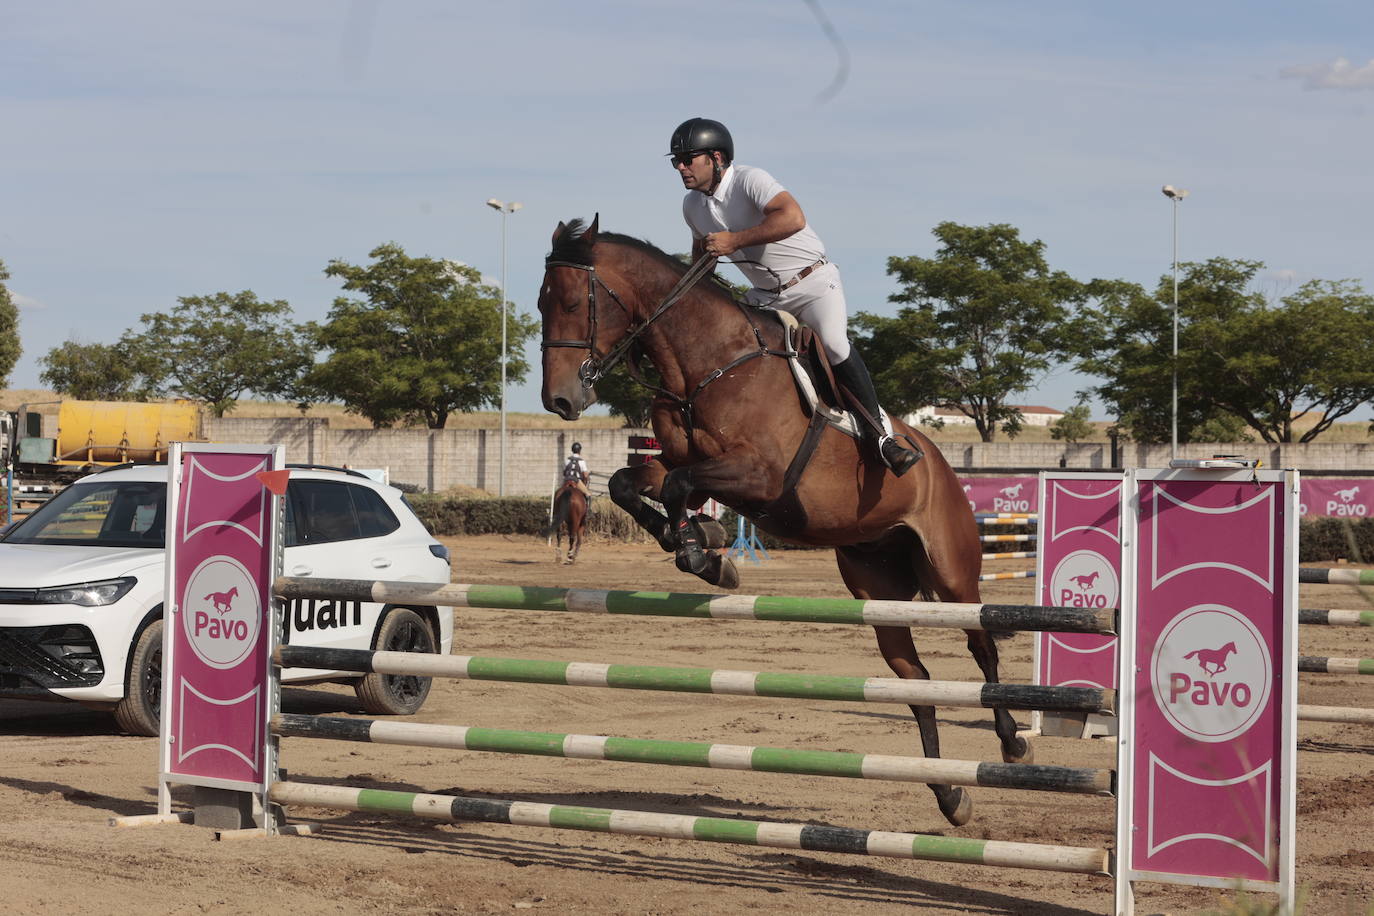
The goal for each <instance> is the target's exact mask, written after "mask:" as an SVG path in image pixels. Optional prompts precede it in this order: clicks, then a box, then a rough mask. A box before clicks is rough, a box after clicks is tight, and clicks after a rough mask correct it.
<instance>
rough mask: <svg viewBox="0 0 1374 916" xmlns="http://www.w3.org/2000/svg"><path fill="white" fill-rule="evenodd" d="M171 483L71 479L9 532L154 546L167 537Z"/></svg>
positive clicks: (33, 540)
mask: <svg viewBox="0 0 1374 916" xmlns="http://www.w3.org/2000/svg"><path fill="white" fill-rule="evenodd" d="M166 519H167V484H166V483H165V482H161V481H147V480H124V481H99V480H91V481H89V482H82V483H76V484H72V485H71V486H69V487H67V488H66V489H65V490H63V491H62V492H61V493H58V494H57V495H56V496H54V497H53V498H52V499H50V500H48V501H47V502H46V503H44V504H43V505H42V506H40V507H39V508H38V509H37V511H35V512H34V513H33V514H32V515H30V516H29V517H28V518H26V519H24V521H22V522H20V523H19V524H18V525H16V526H15V527H14V528H12V529H10V531H9V532H8V533H7V534H6V535H5V537H4V541H5V543H7V544H67V545H71V546H78V547H153V548H158V549H161V548H162V547H163V544H164V541H165V537H164V535H165V531H166V527H167V525H166Z"/></svg>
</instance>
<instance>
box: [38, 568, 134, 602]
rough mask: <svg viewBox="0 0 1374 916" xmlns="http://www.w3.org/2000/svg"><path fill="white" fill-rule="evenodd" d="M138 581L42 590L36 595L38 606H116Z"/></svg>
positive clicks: (102, 581) (106, 581)
mask: <svg viewBox="0 0 1374 916" xmlns="http://www.w3.org/2000/svg"><path fill="white" fill-rule="evenodd" d="M137 583H138V580H137V579H135V578H134V577H132V576H125V577H123V578H120V579H103V580H101V581H99V582H82V583H80V584H79V585H58V586H54V587H52V588H40V589H38V591H37V592H36V593H35V595H34V599H35V602H36V603H38V604H76V605H79V606H81V607H104V606H105V605H107V604H114V603H115V602H116V601H118V600H119V599H120V598H123V597H124V596H125V595H127V594H128V593H129V589H131V588H133V587H134V585H135V584H137Z"/></svg>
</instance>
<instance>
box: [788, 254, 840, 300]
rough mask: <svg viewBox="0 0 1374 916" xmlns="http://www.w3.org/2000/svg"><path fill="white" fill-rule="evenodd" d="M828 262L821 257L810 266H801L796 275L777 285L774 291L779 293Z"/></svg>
mask: <svg viewBox="0 0 1374 916" xmlns="http://www.w3.org/2000/svg"><path fill="white" fill-rule="evenodd" d="M829 263H830V262H829V260H827V259H826V258H821V259H820V260H819V261H817V262H816V263H815V264H812V265H811V266H810V267H803V268H802V269H801V270H799V271H797V275H796V276H795V277H793V278H792V279H791V280H788V281H787V282H786V283H784V284H783V285H782V286H779V287H778V288H777V289H776V290H774V292H777V293H781V292H783V291H784V290H788V289H791V288H792V287H794V286H796V285H797V284H798V283H800V282H801V281H803V280H805V279H806V278H807V277H809V276H811V274H813V273H815V272H816V271H817V270H819V269H820V268H822V267H824V266H825V265H826V264H829Z"/></svg>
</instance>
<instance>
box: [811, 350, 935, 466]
mask: <svg viewBox="0 0 1374 916" xmlns="http://www.w3.org/2000/svg"><path fill="white" fill-rule="evenodd" d="M830 368H831V371H833V372H834V373H835V381H837V382H838V383H839V384H840V386H841V387H843V388H844V389H845V390H846V391H848V392H849V394H850V395H851V396H853V398H854V400H856V401H858V402H859V404H860V405H861V406H862V407H863V409H864V410H866V411H868V417H867V418H865V417H862V416H860V417H859V428H860V429H862V430H863V434H864V442H865V443H866V444H867V445H868V447H869V448H870V449H871V450H872V451H873V453H874V454H875V455H877V456H878V458H879V460H881V461H882V463H883V464H885V465H887V467H888V468H889V469H891V471H892V473H893V474H895V475H897V476H898V477H901V476H902V475H903V474H905V473H906V472H907V471H909V470H911V469H912V467H914V466H915V464H916V462H918V461H920V460H921V459H922V458H923V457H924V454H923V453H922V452H921V450H920V449H919V448H917V447H916V444H915V443H911V448H906V447H904V446H903V445H901V444H900V443H899V442H898V440H897V439H896V438H894V437H893V436H892V434H891V432H890V430H888V429H887V428H886V424H885V423H884V421H883V410H882V408H881V407H879V406H878V392H877V391H876V390H875V389H874V388H873V378H872V376H870V375H869V374H868V367H867V366H865V365H864V361H863V359H862V358H861V357H860V356H859V351H858V350H850V351H849V356H848V357H846V358H845V360H844V361H843V362H838V363H834V364H832V365H831V367H830ZM903 438H905V437H903ZM908 441H909V440H908Z"/></svg>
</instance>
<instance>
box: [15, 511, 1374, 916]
mask: <svg viewBox="0 0 1374 916" xmlns="http://www.w3.org/2000/svg"><path fill="white" fill-rule="evenodd" d="M448 542H449V544H450V546H451V547H452V548H454V554H455V556H456V558H457V562H456V566H455V571H454V580H455V581H458V582H464V581H466V582H483V583H509V584H528V585H563V586H582V587H599V588H641V589H651V590H672V591H697V592H699V591H704V590H705V589H704V588H702V587H701V583H700V582H699V581H698V580H696V579H691V578H689V577H686V576H683V575H682V574H680V573H678V572H677V571H676V570H675V569H674V568H673V565H672V562H671V560H669V559H668V558H667V557H666V555H664V554H662V553H660V552H659V551H658V550H657V549H656V548H650V547H649V546H643V545H640V546H626V545H620V544H609V543H597V542H592V543H590V544H588V546H587V547H585V548H584V550H583V554H582V558H581V560H580V561H579V562H578V563H577V564H576V565H575V566H572V567H566V566H561V565H559V564H557V563H556V562H555V561H554V557H553V552H552V550H551V549H549V548H546V547H545V546H544V544H543V543H542V542H535V541H533V540H531V539H525V538H502V537H481V538H461V539H457V538H455V539H448ZM1029 562H1031V561H1025V560H1008V561H997V562H994V563H990V564H989V569H991V570H996V569H1014V568H1017V567H1024V566H1026V565H1027V564H1028V563H1029ZM741 571H742V579H743V583H742V586H741V588H740V592H741V593H743V594H799V595H817V596H843V595H845V594H846V593H845V592H844V589H843V586H842V585H841V583H840V579H839V576H838V574H837V573H836V571H835V568H834V563H833V560H832V559H831V556H830V554H828V553H826V552H822V551H787V552H776V553H774V555H773V556H772V558H771V559H769V560H768V561H767V562H764V563H762V564H760V565H751V564H749V563H744V564H742V570H741ZM986 585H987V586H988V587H987V588H986V589H985V590H984V599H985V600H988V601H994V602H1028V601H1030V600H1031V598H1032V595H1033V591H1032V590H1033V582H1032V581H1030V580H1012V581H1004V582H993V583H986ZM1302 604H1303V606H1305V607H1341V608H1364V607H1368V606H1369V605H1368V604H1367V603H1366V601H1365V600H1364V598H1363V597H1362V596H1361V595H1360V594H1359V593H1358V592H1357V591H1356V590H1355V589H1353V588H1345V587H1336V586H1306V587H1304V588H1303V595H1302ZM456 629H457V634H458V635H457V638H456V640H455V642H456V645H455V649H456V650H457V651H459V652H462V653H464V654H487V655H504V656H513V657H517V658H548V659H564V660H578V661H597V662H620V663H626V664H661V665H680V666H699V667H712V668H739V669H750V670H766V671H796V672H818V673H829V674H847V675H870V676H872V675H878V676H886V675H888V672H887V670H886V667H885V666H884V664H883V662H882V660H881V659H880V658H879V657H878V655H877V653H876V651H875V649H874V645H873V638H872V634H871V631H868V630H866V629H863V628H857V627H843V626H822V625H809V624H763V623H754V622H744V621H740V622H719V621H673V620H668V619H662V618H630V617H595V616H585V615H571V614H568V615H564V614H536V613H531V612H492V611H465V612H463V613H462V614H461V616H460V617H459V619H458V621H457V628H456ZM917 643H918V646H920V647H921V648H922V654H923V657H924V659H925V660H926V662H927V664H928V665H929V667H930V668H931V669H932V672H933V675H934V676H935V677H936V678H940V679H959V680H973V679H975V678H976V677H977V676H978V673H977V669H976V667H975V666H974V664H973V661H972V659H971V658H969V656H968V655H967V653H966V651H965V650H964V647H963V634H962V633H960V632H959V631H956V630H926V631H923V632H920V633H918V639H917ZM1002 652H1003V672H1004V679H1005V680H1008V681H1022V682H1024V681H1025V680H1027V679H1028V677H1029V671H1030V657H1031V656H1030V652H1031V643H1030V637H1029V636H1028V635H1026V634H1018V635H1016V636H1015V637H1013V638H1012V639H1010V640H1008V641H1007V642H1004V643H1002ZM1302 652H1303V654H1308V655H1328V656H1358V657H1374V634H1371V633H1369V632H1368V631H1366V630H1354V629H1348V628H1317V627H1304V628H1303V632H1302ZM1363 680H1364V682H1363V683H1362V682H1360V679H1359V678H1357V677H1338V676H1329V675H1304V676H1303V682H1302V688H1301V691H1300V692H1301V697H1302V700H1303V702H1306V703H1316V704H1323V705H1363V706H1371V705H1374V679H1371V678H1364V679H1363ZM283 705H284V707H285V710H286V711H288V712H293V711H294V712H312V713H330V714H337V715H345V716H347V715H357V714H359V708H358V706H357V704H356V701H355V699H354V696H353V692H352V690H351V688H348V687H344V686H333V685H330V686H323V687H314V688H310V689H293V690H288V691H287V692H286V693H285V695H284V703H283ZM1017 718H1018V721H1019V722H1021V723H1022V724H1023V725H1024V724H1028V718H1029V713H1021V714H1018V716H1017ZM417 719H418V721H423V722H435V723H444V724H452V725H475V726H489V727H505V728H516V729H525V730H537V731H551V732H580V733H590V734H612V735H625V736H633V737H659V738H673V739H682V740H691V741H715V742H721V743H731V744H750V745H767V746H781V747H797V748H809V749H824V750H847V751H860V752H866V753H883V754H901V755H918V754H919V753H920V749H919V748H920V745H919V739H918V738H917V735H916V732H915V727H914V724H913V723H912V721H911V719H910V716H909V715H908V714H907V713H906V710H905V708H903V707H891V708H889V707H887V706H885V705H882V704H867V705H865V704H845V703H831V702H821V701H815V702H808V701H795V700H792V701H789V700H774V699H757V698H751V697H726V696H722V697H717V696H701V697H690V698H689V697H684V696H682V695H677V694H670V693H656V692H650V691H643V692H641V691H625V690H619V691H613V690H595V689H580V688H563V687H546V686H537V685H532V686H525V685H516V684H500V683H481V682H462V681H437V682H436V683H435V686H434V690H433V692H432V693H431V695H430V698H429V701H428V702H427V704H426V705H425V707H424V709H423V710H422V711H421V713H420V715H419V716H418V717H417ZM940 721H941V725H942V729H941V736H942V740H943V743H944V754H945V756H947V757H950V758H958V759H965V760H995V759H998V756H997V746H996V743H995V739H994V737H993V735H992V731H991V716H990V714H988V713H987V712H984V711H978V710H957V709H951V710H941V712H940ZM0 735H3V747H4V753H3V755H0V811H2V812H3V821H4V827H3V828H0V913H25V914H27V913H42V914H49V913H53V914H55V913H73V914H76V913H80V914H91V913H200V912H214V913H244V914H247V913H252V914H264V913H292V914H314V913H452V912H478V913H504V912H510V911H512V910H524V909H534V910H546V911H550V912H569V911H573V912H588V913H616V914H621V913H623V914H677V913H700V912H709V913H743V912H749V911H760V910H789V911H793V912H799V913H864V914H886V913H891V914H897V913H912V912H919V913H932V914H951V913H975V914H997V916H1001V914H1041V916H1044V914H1056V916H1066V914H1098V913H1106V912H1109V911H1110V906H1111V882H1110V881H1109V880H1108V879H1105V878H1093V877H1087V876H1076V875H1060V874H1051V873H1046V872H1035V871H1026V870H1020V869H998V868H988V867H982V866H969V865H956V864H940V863H932V862H912V861H903V860H893V859H877V858H867V857H857V856H841V855H827V854H814V853H794V852H785V851H781V850H772V849H763V848H754V847H743V846H721V845H713V844H705V843H693V842H687V841H676V840H656V839H645V838H637V837H615V836H608V835H602V834H593V833H575V832H570V831H553V830H542V829H533V828H524V827H507V826H496V825H467V824H465V825H449V824H439V823H434V822H428V821H420V820H411V819H401V820H396V819H388V818H383V817H378V816H372V815H363V814H351V813H346V812H318V811H304V810H302V811H297V812H294V813H293V816H292V817H293V820H304V819H309V820H316V821H322V822H323V823H324V824H325V828H326V829H325V832H324V833H323V835H322V836H319V837H313V838H292V837H282V838H277V839H272V840H251V841H242V842H232V843H230V842H215V841H214V840H213V839H212V834H211V832H210V831H207V830H203V829H197V828H195V827H191V826H162V827H150V828H140V829H122V830H121V829H114V828H111V827H107V826H106V820H107V818H109V817H110V816H112V815H132V814H145V813H150V812H152V811H154V810H155V804H156V803H155V789H154V785H155V780H156V768H157V741H156V739H152V738H130V737H125V736H121V735H119V734H118V733H117V732H116V730H115V727H114V724H113V721H112V719H111V718H110V717H109V716H107V715H104V714H100V713H96V712H91V711H87V710H84V709H81V708H80V707H75V706H72V707H68V706H65V705H53V704H37V703H24V702H18V701H0ZM1299 737H1300V750H1299V755H1298V766H1299V784H1298V806H1299V830H1298V834H1299V835H1298V878H1299V881H1300V883H1301V884H1302V885H1303V886H1304V888H1305V889H1306V893H1307V909H1306V911H1305V912H1306V913H1307V914H1309V916H1312V914H1321V916H1328V914H1341V916H1343V914H1366V913H1369V912H1371V910H1370V906H1371V901H1374V829H1372V828H1371V827H1370V824H1371V823H1374V791H1371V778H1370V772H1371V768H1372V767H1374V729H1369V728H1361V727H1356V726H1347V725H1334V724H1321V723H1311V724H1301V725H1300V728H1299ZM1036 757H1037V762H1039V763H1058V764H1066V765H1074V766H1100V767H1110V766H1112V765H1113V760H1112V747H1111V745H1110V744H1109V743H1108V742H1104V741H1100V740H1099V741H1077V740H1072V739H1063V738H1040V739H1038V744H1037V747H1036ZM282 762H283V765H284V766H286V767H287V768H288V769H289V771H290V773H291V776H292V778H296V779H301V780H307V781H309V780H314V781H320V782H333V783H343V784H348V785H355V786H370V787H377V788H396V789H404V790H416V791H427V792H439V793H451V794H472V795H487V796H491V797H498V798H502V797H505V798H520V799H525V800H529V801H539V802H548V803H569V804H578V805H591V806H599V807H617V808H631V809H635V808H637V809H644V810H649V811H670V812H678V813H685V814H709V815H721V816H727V817H728V816H735V817H745V818H755V819H763V820H774V821H800V822H819V823H830V824H836V825H842V826H850V827H859V828H870V829H883V830H896V831H915V832H925V833H934V834H942V835H946V836H963V837H977V838H993V839H1001V840H1017V841H1025V842H1034V843H1051V844H1062V845H1070V846H1107V845H1110V844H1112V842H1113V832H1112V830H1113V828H1112V803H1111V801H1110V800H1107V799H1100V798H1091V797H1081V796H1074V795H1057V794H1048V793H1035V792H1012V791H999V790H990V789H973V790H972V792H973V796H974V801H975V807H974V819H973V821H972V822H971V823H970V824H969V825H968V826H966V827H963V828H959V829H951V828H950V827H948V825H947V824H946V823H945V821H944V819H943V818H942V817H941V816H940V814H939V812H938V810H937V809H936V807H935V804H934V801H933V799H932V797H931V795H930V793H929V791H928V790H927V789H926V788H925V787H923V786H920V785H912V784H904V783H891V782H877V781H865V780H852V779H835V778H822V777H797V776H786V775H768V774H757V773H750V772H733V771H722V770H702V769H693V768H678V767H663V766H649V765H639V764H628V763H599V762H591V761H569V760H555V759H547V758H537V757H516V756H508V755H493V754H478V753H463V752H454V751H443V750H432V749H424V748H406V747H387V746H381V745H365V744H352V743H342V742H325V741H308V740H303V739H287V740H286V741H285V742H284V747H283V753H282ZM188 796H189V792H184V793H182V794H180V795H179V799H180V800H186V799H187V798H188ZM1228 897H1229V895H1228V894H1223V893H1220V892H1214V891H1205V890H1198V889H1190V888H1181V887H1170V886H1165V885H1146V886H1144V894H1143V895H1142V897H1141V898H1140V909H1139V911H1140V912H1141V913H1169V914H1200V913H1204V912H1208V911H1211V910H1214V909H1215V908H1216V907H1217V906H1218V905H1220V904H1221V903H1223V902H1224V901H1225V899H1227V898H1228ZM1269 899H1272V898H1269Z"/></svg>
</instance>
